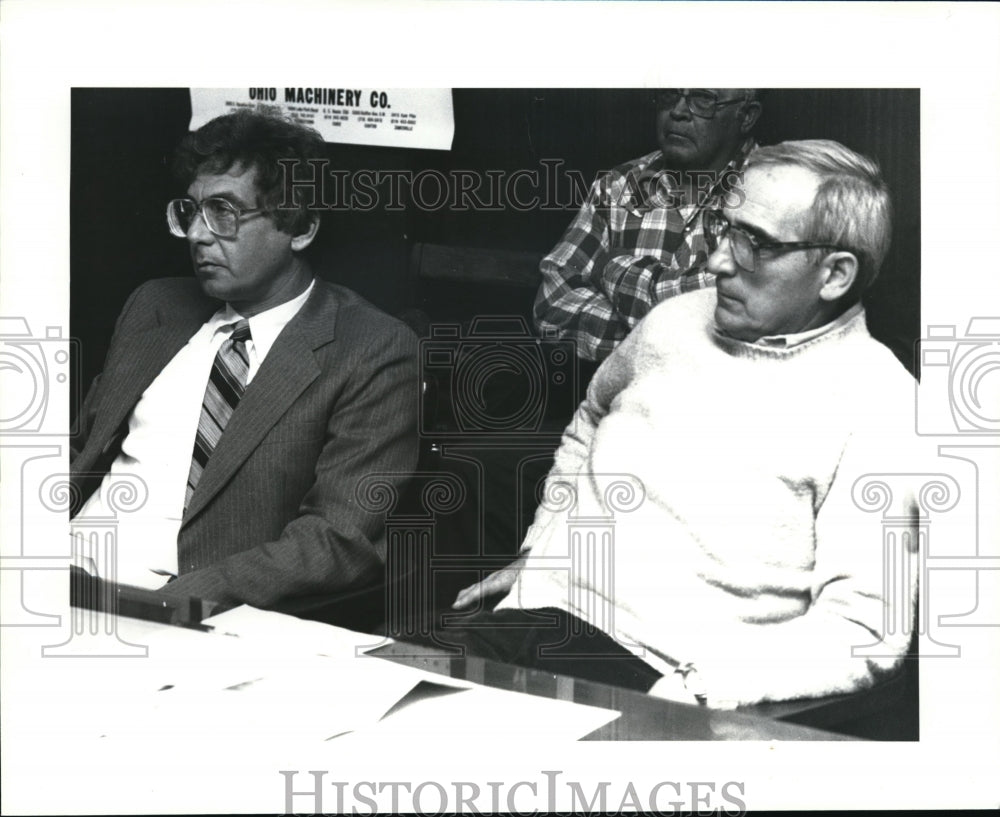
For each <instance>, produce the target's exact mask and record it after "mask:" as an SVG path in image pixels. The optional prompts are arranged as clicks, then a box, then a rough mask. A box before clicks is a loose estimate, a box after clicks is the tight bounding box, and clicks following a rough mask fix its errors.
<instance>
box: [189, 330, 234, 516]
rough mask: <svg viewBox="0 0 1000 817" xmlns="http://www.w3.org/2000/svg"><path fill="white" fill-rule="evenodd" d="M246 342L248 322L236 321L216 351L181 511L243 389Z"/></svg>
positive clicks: (196, 483) (192, 492)
mask: <svg viewBox="0 0 1000 817" xmlns="http://www.w3.org/2000/svg"><path fill="white" fill-rule="evenodd" d="M249 339H250V324H249V322H248V321H247V320H246V319H243V320H240V321H237V322H236V323H235V324H233V333H232V334H231V335H230V336H229V337H228V338H227V339H226V341H225V342H223V344H222V346H220V347H219V351H218V354H216V356H215V362H213V363H212V374H211V375H210V376H209V378H208V385H207V386H206V387H205V397H204V399H203V400H202V402H201V416H200V417H199V418H198V433H197V434H196V435H195V438H194V453H193V454H192V456H191V470H190V472H189V473H188V479H187V492H186V493H185V494H184V510H185V511H186V510H187V506H188V504H190V502H191V496H192V494H194V489H195V487H196V486H197V485H198V480H200V479H201V475H202V472H203V471H204V470H205V466H206V465H207V464H208V458H209V457H210V456H212V452H213V451H214V450H215V446H217V445H218V444H219V438H220V437H221V436H222V432H223V431H225V428H226V424H227V423H228V422H229V418H230V417H232V416H233V411H234V410H235V409H236V405H237V404H238V403H239V402H240V398H241V397H243V392H244V390H245V389H246V383H247V372H248V371H249V370H250V358H249V356H248V355H247V347H246V342H247V340H249Z"/></svg>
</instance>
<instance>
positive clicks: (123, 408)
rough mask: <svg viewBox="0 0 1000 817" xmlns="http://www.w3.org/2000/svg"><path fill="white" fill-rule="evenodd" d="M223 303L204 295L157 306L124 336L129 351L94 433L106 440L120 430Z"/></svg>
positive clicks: (100, 439) (105, 399)
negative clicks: (143, 322)
mask: <svg viewBox="0 0 1000 817" xmlns="http://www.w3.org/2000/svg"><path fill="white" fill-rule="evenodd" d="M219 305H220V304H219V302H218V301H213V300H210V299H208V298H205V297H204V296H200V297H198V298H196V299H195V300H194V301H193V302H192V303H190V304H181V305H174V306H173V307H170V308H163V309H157V311H156V313H155V314H154V315H152V316H150V322H149V326H148V327H146V328H137V329H135V330H133V331H132V332H130V333H129V334H128V335H126V336H124V337H123V338H122V339H121V342H120V345H121V348H123V349H124V350H126V351H125V354H123V355H122V356H121V357H122V359H121V360H120V361H118V363H117V365H116V367H115V374H114V388H113V389H109V390H108V392H107V394H106V395H105V397H104V398H103V401H102V406H101V408H100V410H99V411H98V413H97V420H96V421H95V427H94V430H93V432H92V434H91V436H92V437H96V438H97V439H98V440H99V441H106V440H108V439H110V438H111V436H112V435H114V434H115V433H116V431H117V430H118V429H119V428H120V427H121V424H122V423H123V422H124V421H125V419H126V418H127V417H128V416H129V415H130V414H131V412H132V409H134V408H135V404H136V403H137V402H138V401H139V398H140V397H141V396H142V393H143V392H144V391H146V389H147V388H149V385H150V383H152V382H153V380H155V379H156V377H157V376H158V375H159V374H160V372H161V371H163V368H164V367H165V366H166V365H167V364H168V363H169V362H170V361H171V360H172V359H173V357H174V355H176V354H177V353H178V352H179V351H180V350H181V348H183V346H184V344H185V343H187V342H188V341H189V340H190V339H191V337H192V336H193V335H194V333H195V332H197V331H198V329H199V328H200V327H201V325H202V324H203V323H204V322H205V321H206V320H208V318H209V317H211V315H212V314H213V313H214V312H215V310H216V309H218V308H219Z"/></svg>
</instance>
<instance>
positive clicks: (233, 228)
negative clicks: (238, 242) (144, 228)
mask: <svg viewBox="0 0 1000 817" xmlns="http://www.w3.org/2000/svg"><path fill="white" fill-rule="evenodd" d="M264 212H267V211H266V210H265V208H263V207H237V206H236V205H235V204H233V203H232V202H230V201H227V200H226V199H222V198H207V199H205V200H204V201H202V202H201V203H200V204H199V203H198V202H196V201H195V200H194V199H187V198H185V199H173V200H172V201H171V202H169V203H168V204H167V226H168V227H169V228H170V233H171V234H172V235H175V236H177V237H178V238H186V237H187V234H188V230H190V229H191V225H192V224H193V223H194V220H195V219H196V218H197V217H198V215H199V214H201V217H202V219H203V220H204V222H205V226H206V227H208V230H209V232H210V233H212V234H213V235H217V236H218V237H219V238H235V237H236V234H237V233H238V232H239V229H240V222H241V221H242V220H243V219H244V218H246V217H247V216H250V215H254V214H257V213H264Z"/></svg>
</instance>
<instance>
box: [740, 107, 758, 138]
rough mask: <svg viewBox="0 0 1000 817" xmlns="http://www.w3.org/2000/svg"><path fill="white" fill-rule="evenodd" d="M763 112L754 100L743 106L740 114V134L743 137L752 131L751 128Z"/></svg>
mask: <svg viewBox="0 0 1000 817" xmlns="http://www.w3.org/2000/svg"><path fill="white" fill-rule="evenodd" d="M762 110H763V108H762V107H761V104H760V103H759V102H758V101H757V100H756V99H755V100H753V101H752V102H747V103H746V104H744V106H743V108H742V110H741V112H740V117H741V118H740V133H742V134H743V135H744V136H745V135H746V134H748V133H750V131H752V130H753V126H754V125H756V124H757V120H758V119H760V113H761V111H762Z"/></svg>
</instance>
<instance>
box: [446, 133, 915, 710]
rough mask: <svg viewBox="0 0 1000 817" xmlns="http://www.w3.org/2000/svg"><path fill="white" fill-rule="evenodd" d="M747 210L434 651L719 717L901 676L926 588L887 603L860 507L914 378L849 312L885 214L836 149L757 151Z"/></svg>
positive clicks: (632, 356) (892, 446)
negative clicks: (643, 693)
mask: <svg viewBox="0 0 1000 817" xmlns="http://www.w3.org/2000/svg"><path fill="white" fill-rule="evenodd" d="M744 193H745V195H746V200H745V202H744V203H743V204H742V206H741V207H739V208H738V209H734V210H727V211H724V212H720V211H714V212H711V213H709V214H707V215H706V216H705V232H706V235H708V236H710V247H711V248H712V254H711V256H710V258H709V264H708V268H709V270H710V271H711V272H713V273H714V274H715V275H716V281H717V283H716V289H706V290H699V291H696V292H691V293H688V294H686V295H683V296H680V297H678V298H674V299H671V300H670V301H667V302H665V303H663V304H661V305H659V306H657V307H656V308H655V309H653V310H652V311H651V312H650V314H649V315H648V316H647V317H646V318H645V319H644V320H643V321H642V322H641V323H640V324H639V325H638V326H637V327H636V329H635V330H634V331H633V332H632V333H631V334H630V335H629V336H628V337H627V338H626V339H625V340H624V341H623V342H622V344H621V345H620V346H619V347H618V348H617V349H616V350H615V352H614V353H613V354H612V355H611V356H610V357H609V358H608V359H607V360H606V361H605V363H604V364H603V365H602V366H601V368H600V369H599V370H598V372H597V374H596V375H595V377H594V379H593V381H592V382H591V384H590V388H589V390H588V394H587V397H586V399H585V400H584V402H583V403H582V404H581V405H580V407H579V409H578V411H577V414H576V416H575V418H574V420H573V422H572V423H571V424H570V426H569V427H568V428H567V430H566V433H565V435H564V437H563V441H562V445H561V447H560V449H559V452H558V453H557V455H556V461H555V465H554V467H553V469H552V471H551V472H550V474H549V476H548V479H547V483H546V496H545V499H544V500H543V502H542V505H541V507H540V508H539V510H538V513H537V515H536V517H535V521H534V524H533V525H532V527H531V529H530V530H529V533H528V535H527V538H526V540H525V542H524V545H523V548H522V556H521V558H520V559H519V560H518V562H516V563H515V565H514V566H513V567H512V568H511V569H508V570H506V571H502V572H500V573H497V574H493V575H492V576H489V577H487V578H486V579H484V580H483V581H482V582H480V583H479V584H477V585H474V586H473V587H471V588H468V589H467V590H465V591H463V592H462V593H461V594H460V595H459V597H458V599H457V600H456V603H455V607H456V608H458V609H468V608H470V607H473V606H476V605H477V603H478V601H479V600H480V599H482V598H483V597H484V596H486V595H488V594H490V593H496V592H503V591H509V592H508V593H507V595H506V596H505V597H504V598H503V599H502V600H501V601H500V603H499V604H498V605H497V608H496V610H494V611H493V612H488V613H486V612H477V613H476V614H475V615H474V616H473V617H472V618H471V619H470V621H469V622H467V624H471V625H474V626H465V627H463V628H460V629H459V628H456V629H446V630H442V631H440V632H439V633H438V640H439V642H447V643H456V644H461V645H463V646H465V647H466V648H467V649H469V650H470V651H471V652H473V653H479V654H481V655H484V656H486V657H492V658H498V659H502V660H508V661H514V662H518V663H524V664H527V665H531V666H536V667H540V668H546V669H550V670H553V671H561V672H566V673H569V674H575V675H579V676H585V677H590V678H594V679H598V680H603V681H608V682H611V683H618V684H621V685H625V686H630V687H633V688H638V689H641V690H650V691H651V692H652V693H653V694H658V695H663V696H665V697H670V698H674V699H678V700H684V701H690V702H694V701H696V700H697V701H700V702H702V703H707V704H708V705H709V706H719V707H728V706H734V705H740V704H748V703H755V702H760V701H766V700H783V699H789V698H799V697H810V696H819V695H826V694H831V693H840V692H848V691H853V690H857V689H862V688H865V687H867V686H870V685H872V684H873V683H875V682H877V681H878V680H879V679H880V678H882V677H884V676H885V675H887V674H889V673H891V672H892V671H893V670H894V669H895V668H896V667H897V665H898V663H899V661H900V660H901V658H902V656H903V655H904V654H905V653H906V650H907V647H908V643H909V637H910V636H909V629H908V628H905V629H904V628H900V627H895V628H894V627H892V626H889V625H887V622H889V621H899V620H909V619H910V617H911V616H912V608H913V603H914V598H915V592H916V588H915V587H913V586H908V587H906V588H905V590H904V591H903V592H902V593H895V594H894V593H891V592H890V591H889V590H888V585H889V583H888V581H887V578H888V577H887V575H886V571H885V569H884V568H883V564H884V555H883V532H882V519H881V517H880V516H879V515H878V514H872V513H867V512H865V511H863V510H862V509H860V508H859V507H858V505H857V504H856V503H855V501H854V498H855V493H854V492H856V491H858V490H859V487H858V486H860V485H861V484H862V483H863V478H864V477H865V476H866V475H871V474H877V473H886V472H895V473H898V472H908V470H907V469H908V463H909V467H911V468H912V463H910V462H909V460H910V459H911V458H912V457H913V456H914V455H915V451H914V450H913V448H912V447H911V445H912V444H911V442H910V441H911V440H912V439H913V437H912V435H907V433H906V430H907V429H908V428H909V429H912V417H913V405H912V401H913V393H914V389H913V383H912V379H911V378H910V376H909V374H908V373H907V372H906V370H905V369H904V368H903V366H902V365H901V364H900V363H898V362H897V360H896V359H895V358H894V357H893V355H892V353H891V352H890V351H889V350H888V349H887V348H886V347H885V346H883V345H881V344H880V343H878V342H877V341H875V340H874V339H873V338H872V337H871V336H870V335H869V334H868V331H867V328H866V325H865V315H864V310H863V308H862V306H861V301H860V297H861V294H862V292H863V291H864V290H865V288H866V287H867V286H868V285H869V284H871V282H872V280H873V279H874V277H875V275H876V274H877V272H878V269H879V265H880V264H881V262H882V260H883V258H884V256H885V253H886V250H887V248H888V243H889V235H890V231H891V206H890V201H889V194H888V191H887V189H886V187H885V184H884V182H883V181H882V179H881V176H880V175H879V171H878V168H877V166H876V165H875V164H874V163H873V162H871V161H869V160H868V159H866V158H864V157H862V156H859V155H857V154H855V153H853V152H852V151H850V150H848V149H847V148H845V147H844V146H843V145H840V144H838V143H836V142H830V141H806V142H787V143H783V144H780V145H776V146H773V147H767V148H762V149H760V150H759V151H758V152H756V153H755V154H754V155H753V156H752V157H751V159H750V161H749V164H748V167H747V170H746V175H745V180H744ZM904 505H905V515H906V516H908V517H909V518H910V519H911V520H912V524H913V525H914V526H915V524H916V511H915V507H916V506H915V504H914V503H912V502H911V501H906V502H905V503H904ZM909 533H910V535H911V536H912V538H907V537H906V536H904V537H901V538H900V540H899V541H901V542H903V543H904V545H903V547H904V550H905V548H906V547H907V546H910V545H912V546H913V547H915V542H916V541H917V540H916V535H915V532H913V531H910V532H909ZM890 608H892V609H890ZM880 641H881V646H880V648H879V649H877V650H868V651H867V654H868V655H867V657H859V656H856V655H855V651H854V649H853V648H855V647H865V646H868V645H871V644H877V643H879V642H880ZM873 653H877V654H878V655H876V656H874V657H872V654H873Z"/></svg>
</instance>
